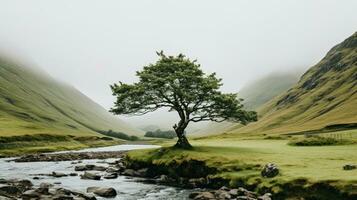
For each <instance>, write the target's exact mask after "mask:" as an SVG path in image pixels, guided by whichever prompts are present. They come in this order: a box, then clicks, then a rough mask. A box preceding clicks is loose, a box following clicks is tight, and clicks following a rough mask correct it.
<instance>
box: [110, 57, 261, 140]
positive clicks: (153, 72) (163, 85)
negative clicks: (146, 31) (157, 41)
mask: <svg viewBox="0 0 357 200" xmlns="http://www.w3.org/2000/svg"><path fill="white" fill-rule="evenodd" d="M158 56H159V57H160V58H159V60H158V61H157V62H156V63H154V64H149V65H148V66H145V67H144V68H143V70H141V71H138V72H137V73H136V75H137V76H138V78H139V81H138V82H136V83H134V84H125V83H121V82H120V83H119V84H114V85H111V89H112V91H113V95H114V96H116V98H117V99H116V102H115V105H114V107H113V108H112V109H111V112H113V113H115V114H130V115H143V114H146V113H148V112H153V111H156V110H157V109H159V108H168V109H169V111H175V112H177V113H178V115H179V116H180V121H179V123H178V124H175V125H174V129H175V132H176V133H177V136H178V138H179V141H178V143H177V145H178V146H180V145H181V144H183V146H187V147H189V146H190V145H189V144H188V141H187V139H186V137H185V134H184V130H185V128H186V127H187V126H188V124H189V123H190V122H199V121H216V122H222V121H225V120H231V121H236V122H240V123H242V124H246V123H248V122H250V121H255V120H257V115H256V113H255V112H253V111H251V112H248V111H245V110H243V105H242V104H241V100H240V99H238V98H237V94H233V93H227V94H225V93H222V92H221V91H219V89H220V87H221V86H222V83H221V82H222V80H221V79H219V78H217V77H216V74H215V73H212V74H208V75H207V74H205V73H204V72H203V71H202V70H201V66H200V65H199V64H198V63H197V62H196V60H193V61H192V60H190V59H188V58H186V57H185V56H184V55H182V54H179V55H178V56H166V55H165V54H164V53H163V52H159V53H158Z"/></svg>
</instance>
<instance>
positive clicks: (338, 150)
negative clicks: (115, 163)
mask: <svg viewBox="0 0 357 200" xmlns="http://www.w3.org/2000/svg"><path fill="white" fill-rule="evenodd" d="M191 143H192V145H193V146H194V149H193V150H181V149H175V148H171V147H169V146H171V145H172V144H173V143H172V141H165V142H162V143H161V145H163V146H165V147H164V150H157V149H156V150H139V151H133V152H129V155H128V156H129V159H130V160H135V161H139V162H144V163H154V164H156V165H162V164H163V165H165V166H170V163H171V164H172V163H175V164H178V165H179V164H180V163H181V162H184V161H187V160H191V159H192V160H200V161H204V162H205V163H206V165H207V167H213V168H216V169H217V170H218V173H217V174H216V175H215V176H216V177H223V178H225V179H228V180H230V185H231V186H232V187H238V186H244V187H248V188H251V189H255V190H257V191H275V192H274V193H279V192H281V190H284V191H288V190H289V189H286V188H289V187H293V186H292V185H297V187H298V188H300V189H301V188H304V187H309V186H312V185H314V184H317V183H319V184H327V185H328V187H333V188H337V189H338V190H340V191H344V192H356V189H353V188H355V186H356V185H357V173H356V171H354V170H351V171H345V170H343V169H342V168H343V166H344V165H345V164H351V163H352V164H357V154H356V152H357V144H351V145H332V146H308V147H303V146H291V145H289V144H288V143H289V140H286V139H280V138H275V139H247V138H245V139H244V138H242V137H240V138H235V137H228V136H215V137H211V138H205V139H193V140H191ZM267 163H275V164H276V165H278V167H279V168H280V174H279V175H278V176H277V177H274V178H262V177H261V176H260V172H261V169H262V167H263V166H264V165H265V164H267ZM267 188H268V189H267ZM282 188H285V189H282ZM351 188H352V189H351ZM320 191H322V189H321V190H320Z"/></svg>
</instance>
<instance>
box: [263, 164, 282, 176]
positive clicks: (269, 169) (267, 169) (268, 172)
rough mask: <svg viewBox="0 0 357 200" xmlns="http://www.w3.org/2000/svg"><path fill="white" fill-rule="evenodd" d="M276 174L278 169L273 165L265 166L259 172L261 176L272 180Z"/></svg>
mask: <svg viewBox="0 0 357 200" xmlns="http://www.w3.org/2000/svg"><path fill="white" fill-rule="evenodd" d="M278 174H279V168H278V167H277V166H276V165H275V164H273V163H268V164H266V165H265V166H264V168H263V170H262V172H261V175H262V176H263V177H266V178H272V177H275V176H277V175H278Z"/></svg>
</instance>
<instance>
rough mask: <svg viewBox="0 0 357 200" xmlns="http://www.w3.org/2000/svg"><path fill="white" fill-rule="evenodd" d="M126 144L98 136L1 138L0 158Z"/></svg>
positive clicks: (34, 135)
mask: <svg viewBox="0 0 357 200" xmlns="http://www.w3.org/2000/svg"><path fill="white" fill-rule="evenodd" d="M124 142H125V141H123V140H120V139H113V138H109V137H98V136H74V135H54V134H31V135H18V136H12V137H2V136H0V157H9V156H19V155H24V154H31V153H45V152H55V151H64V150H75V149H83V148H90V147H101V146H110V145H117V144H122V143H124Z"/></svg>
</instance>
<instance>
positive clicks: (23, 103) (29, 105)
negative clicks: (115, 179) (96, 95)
mask: <svg viewBox="0 0 357 200" xmlns="http://www.w3.org/2000/svg"><path fill="white" fill-rule="evenodd" d="M10 60H13V59H6V58H0V118H1V120H0V127H1V128H0V136H4V135H5V136H9V135H23V134H32V133H36V134H39V133H44V134H63V135H70V134H72V135H88V134H89V135H97V134H98V131H107V130H109V129H112V130H115V131H119V132H124V133H126V134H130V135H141V134H142V131H140V130H137V129H135V128H133V127H131V126H130V125H128V124H126V123H125V122H123V121H121V120H119V119H118V118H116V117H114V116H113V115H112V114H110V113H109V112H108V111H106V110H105V109H104V108H103V107H101V106H100V105H99V104H97V103H95V102H94V101H92V100H91V99H89V98H88V97H87V96H85V95H84V94H82V93H81V92H80V91H78V90H77V89H75V88H74V87H73V86H70V85H68V84H65V83H62V82H59V81H57V80H55V79H53V78H52V77H50V76H49V75H48V74H47V73H46V72H45V71H44V70H41V69H40V68H36V67H27V66H24V64H23V63H21V62H17V63H15V62H14V61H10Z"/></svg>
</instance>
